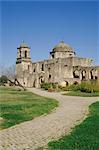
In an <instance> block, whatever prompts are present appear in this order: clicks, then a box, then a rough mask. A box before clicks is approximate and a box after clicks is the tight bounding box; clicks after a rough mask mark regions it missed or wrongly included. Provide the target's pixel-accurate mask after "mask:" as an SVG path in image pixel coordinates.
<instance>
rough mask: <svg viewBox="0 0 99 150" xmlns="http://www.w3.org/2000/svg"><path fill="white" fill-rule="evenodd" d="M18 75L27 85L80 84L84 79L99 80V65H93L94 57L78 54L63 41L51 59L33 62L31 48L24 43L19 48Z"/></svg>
mask: <svg viewBox="0 0 99 150" xmlns="http://www.w3.org/2000/svg"><path fill="white" fill-rule="evenodd" d="M17 49H18V52H17V60H16V76H17V79H18V81H19V82H20V83H21V84H22V85H23V86H25V87H36V88H38V87H40V84H41V83H43V82H49V83H56V84H59V85H61V86H66V85H70V84H78V83H81V82H82V81H88V80H96V81H97V82H99V66H93V64H92V59H90V58H81V57H78V56H76V53H75V51H74V50H73V48H72V47H71V46H69V45H67V44H65V43H64V42H63V41H62V42H60V43H59V44H58V45H56V46H55V47H54V48H53V49H52V51H51V52H50V59H48V60H43V61H38V62H32V61H31V57H30V48H29V46H28V45H27V44H25V43H22V44H21V45H20V46H19V47H18V48H17Z"/></svg>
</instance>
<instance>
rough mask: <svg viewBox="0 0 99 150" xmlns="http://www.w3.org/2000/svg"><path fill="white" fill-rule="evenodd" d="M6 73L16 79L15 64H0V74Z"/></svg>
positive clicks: (11, 78) (10, 77)
mask: <svg viewBox="0 0 99 150" xmlns="http://www.w3.org/2000/svg"><path fill="white" fill-rule="evenodd" d="M2 75H5V76H6V77H7V78H8V79H10V80H12V81H13V80H15V78H16V74H15V65H12V66H9V67H6V66H4V65H0V76H2Z"/></svg>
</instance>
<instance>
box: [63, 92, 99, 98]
mask: <svg viewBox="0 0 99 150" xmlns="http://www.w3.org/2000/svg"><path fill="white" fill-rule="evenodd" d="M64 95H68V96H82V97H97V96H99V92H95V93H86V92H80V91H68V92H67V93H65V94H64Z"/></svg>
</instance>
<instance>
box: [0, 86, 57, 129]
mask: <svg viewBox="0 0 99 150" xmlns="http://www.w3.org/2000/svg"><path fill="white" fill-rule="evenodd" d="M57 106H58V102H57V101H56V100H52V99H51V98H45V97H41V96H38V95H36V94H33V93H31V92H28V91H18V90H17V89H14V88H7V87H0V117H1V118H3V121H1V124H0V129H3V128H8V127H11V126H13V125H15V124H19V123H21V122H24V121H28V120H31V119H33V118H35V117H37V116H40V115H43V114H47V113H49V112H50V111H51V110H53V109H54V108H55V107H57Z"/></svg>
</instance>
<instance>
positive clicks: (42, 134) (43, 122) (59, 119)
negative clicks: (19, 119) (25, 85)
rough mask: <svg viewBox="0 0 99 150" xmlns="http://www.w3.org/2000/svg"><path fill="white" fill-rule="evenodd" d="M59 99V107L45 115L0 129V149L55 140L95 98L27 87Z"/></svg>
mask: <svg viewBox="0 0 99 150" xmlns="http://www.w3.org/2000/svg"><path fill="white" fill-rule="evenodd" d="M28 90H29V91H32V92H34V93H36V94H39V95H41V96H45V97H51V98H54V99H57V100H58V101H59V107H58V108H57V109H56V110H54V111H53V112H52V113H50V114H49V115H46V116H41V117H38V118H35V119H34V120H31V121H27V122H24V123H21V124H19V125H16V126H13V127H11V128H9V129H5V130H2V131H1V132H0V150H33V149H35V148H37V147H41V146H44V145H46V144H47V143H48V142H49V141H51V140H52V139H57V138H59V137H61V136H62V135H63V134H66V133H68V132H69V131H70V129H71V128H72V127H74V125H75V123H77V121H78V120H82V119H83V118H84V117H85V114H86V113H88V106H89V105H90V104H92V103H93V102H95V101H99V97H98V98H95V97H94V98H92V97H90V98H85V97H70V96H63V95H61V94H60V93H49V92H46V91H42V90H40V89H34V88H33V89H28Z"/></svg>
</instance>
